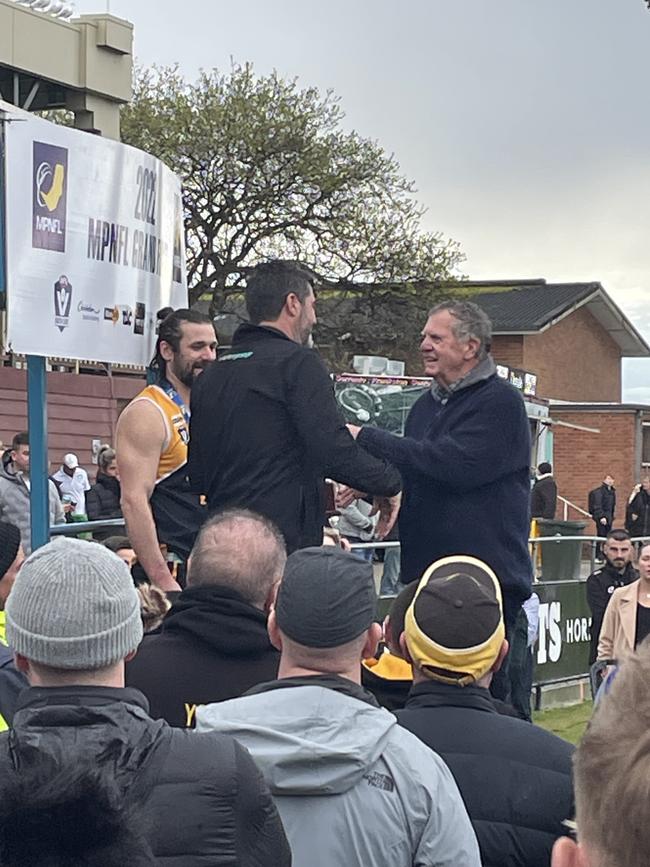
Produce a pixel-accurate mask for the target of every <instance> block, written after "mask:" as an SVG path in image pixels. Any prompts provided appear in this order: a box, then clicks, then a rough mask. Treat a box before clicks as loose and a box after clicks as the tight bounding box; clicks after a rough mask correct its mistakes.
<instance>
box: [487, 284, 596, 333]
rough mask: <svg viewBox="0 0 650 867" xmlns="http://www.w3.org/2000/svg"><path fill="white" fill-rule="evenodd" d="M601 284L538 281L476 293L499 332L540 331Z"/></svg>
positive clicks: (592, 292)
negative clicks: (496, 290)
mask: <svg viewBox="0 0 650 867" xmlns="http://www.w3.org/2000/svg"><path fill="white" fill-rule="evenodd" d="M601 288H602V287H601V285H600V283H536V284H533V285H530V286H517V287H515V288H512V289H510V288H508V289H504V290H501V291H499V292H483V291H480V290H479V292H478V294H476V295H472V296H471V298H472V301H474V302H476V304H478V305H479V307H482V308H483V310H485V312H486V313H487V315H488V316H489V317H490V319H491V320H492V328H493V331H494V332H495V333H496V334H499V333H513V334H521V333H522V332H526V331H539V330H540V329H542V328H544V326H545V325H548V323H549V322H552V321H553V320H554V319H557V317H558V316H561V315H562V314H563V313H565V312H566V311H568V310H570V309H571V308H572V307H574V306H575V305H576V304H579V303H580V302H581V301H584V300H585V299H586V298H589V296H590V295H593V294H594V292H597V291H598V290H599V289H601Z"/></svg>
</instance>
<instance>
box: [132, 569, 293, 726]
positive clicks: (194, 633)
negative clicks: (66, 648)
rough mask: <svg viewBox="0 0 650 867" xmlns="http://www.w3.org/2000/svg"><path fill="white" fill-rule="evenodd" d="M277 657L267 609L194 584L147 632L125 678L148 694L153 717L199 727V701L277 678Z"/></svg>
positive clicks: (228, 695)
mask: <svg viewBox="0 0 650 867" xmlns="http://www.w3.org/2000/svg"><path fill="white" fill-rule="evenodd" d="M279 661H280V654H279V653H278V652H277V650H275V648H274V647H273V646H272V645H271V642H270V641H269V637H268V634H267V631H266V614H265V613H264V612H263V611H260V610H259V609H258V608H254V607H253V606H252V605H250V604H249V603H248V602H246V601H245V600H244V599H243V597H242V596H240V594H239V593H237V592H236V591H235V590H232V589H230V588H229V587H216V586H215V587H190V588H188V589H187V590H183V592H182V593H181V594H179V596H178V597H177V598H176V601H175V602H174V605H173V606H172V608H171V610H170V611H169V613H168V614H167V616H166V617H165V619H164V620H163V623H162V626H161V628H160V631H159V632H158V633H154V634H153V635H147V636H145V638H144V640H143V642H142V644H141V645H140V647H139V648H138V652H137V654H136V655H135V657H134V659H133V660H132V661H131V662H129V663H127V665H126V683H127V686H133V687H135V688H136V689H139V690H140V691H141V692H143V693H144V694H145V695H146V697H147V699H148V701H149V707H150V713H151V716H152V717H154V718H155V719H158V718H159V717H161V718H162V719H165V720H167V722H168V723H169V724H170V725H173V726H190V727H193V726H194V714H195V712H196V707H197V705H199V704H207V703H208V702H211V701H224V700H225V699H229V698H236V697H237V696H240V695H243V693H245V692H246V691H247V690H249V689H250V688H251V687H252V686H255V685H256V684H258V683H262V682H263V681H266V680H270V679H272V678H274V677H275V676H276V674H277V671H278V664H279Z"/></svg>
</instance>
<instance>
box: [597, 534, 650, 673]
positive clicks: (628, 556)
mask: <svg viewBox="0 0 650 867" xmlns="http://www.w3.org/2000/svg"><path fill="white" fill-rule="evenodd" d="M604 554H605V557H606V558H607V559H606V562H605V565H604V566H601V568H600V569H596V571H595V572H592V573H591V575H590V576H589V577H588V578H587V583H586V588H587V604H588V605H589V608H590V610H591V644H590V647H589V665H592V664H593V663H594V662H595V661H596V657H597V655H598V638H599V636H600V629H601V626H602V623H603V617H604V616H605V609H606V608H607V606H608V604H609V600H610V599H611V598H612V593H613V592H614V590H616V588H617V587H625V585H626V584H631V583H632V582H633V581H636V579H637V578H638V577H639V573H638V572H637V571H636V569H635V568H634V566H633V565H632V554H633V548H632V543H631V542H630V537H629V536H628V534H627V533H626V532H625V530H610V532H609V534H608V536H607V540H606V542H605V545H604Z"/></svg>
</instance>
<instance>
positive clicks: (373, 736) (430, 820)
mask: <svg viewBox="0 0 650 867" xmlns="http://www.w3.org/2000/svg"><path fill="white" fill-rule="evenodd" d="M281 685H282V681H280V682H278V686H281ZM196 728H197V730H198V731H210V730H216V731H221V732H228V733H229V734H231V735H233V736H234V737H235V738H236V739H237V740H238V741H239V742H240V743H242V744H243V745H244V746H245V747H246V748H247V749H248V750H249V751H250V753H251V755H252V756H253V758H254V759H255V761H256V762H257V765H258V767H259V768H260V770H261V771H262V773H263V775H264V777H265V779H266V781H267V783H268V785H269V787H270V789H271V792H272V794H273V796H274V798H275V801H276V804H277V806H278V810H279V812H280V815H281V817H282V822H283V824H284V827H285V831H286V834H287V837H288V839H289V842H290V844H291V848H292V851H293V864H294V867H357V865H358V867H362V865H363V867H384V865H385V867H416V865H417V867H434V865H446V867H480V864H481V861H480V857H479V851H478V845H477V843H476V838H475V836H474V831H473V830H472V826H471V824H470V821H469V818H468V816H467V812H466V810H465V807H464V805H463V802H462V800H461V797H460V794H459V792H458V789H457V787H456V783H455V782H454V779H453V777H452V776H451V773H450V772H449V770H448V768H447V766H446V765H445V764H444V762H443V761H442V759H440V758H439V756H437V755H436V754H435V753H434V752H433V751H432V750H430V749H429V748H428V747H425V746H424V744H422V742H421V741H420V740H418V738H416V737H415V736H414V735H412V734H411V733H410V732H407V731H406V730H405V729H403V728H401V727H400V726H399V725H397V722H396V720H395V717H394V716H393V715H392V714H391V713H389V712H388V711H386V710H384V709H383V708H378V707H374V706H372V705H371V704H368V703H367V702H365V701H362V700H360V699H359V698H354V697H352V696H351V695H344V694H341V693H340V692H338V691H336V690H335V689H331V688H327V687H323V686H298V685H296V686H291V687H288V688H277V689H272V690H271V691H269V692H260V693H258V694H255V695H247V696H243V697H242V698H237V699H232V700H231V701H225V702H221V703H218V704H210V705H205V706H204V707H200V708H198V710H197V714H196Z"/></svg>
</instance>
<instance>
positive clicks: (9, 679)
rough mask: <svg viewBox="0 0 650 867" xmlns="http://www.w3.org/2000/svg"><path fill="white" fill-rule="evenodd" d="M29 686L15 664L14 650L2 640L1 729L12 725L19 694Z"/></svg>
mask: <svg viewBox="0 0 650 867" xmlns="http://www.w3.org/2000/svg"><path fill="white" fill-rule="evenodd" d="M27 686H29V684H28V683H27V680H26V679H25V677H24V676H23V675H22V674H21V673H20V672H19V671H18V669H17V668H16V666H15V665H14V654H13V651H12V650H11V648H9V647H7V646H6V644H3V643H2V642H1V641H0V731H3V730H4V729H5V728H6V727H8V726H10V725H11V721H12V719H13V716H14V710H15V708H16V704H17V702H18V696H19V695H20V693H21V692H22V691H23V690H24V689H25V687H27Z"/></svg>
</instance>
